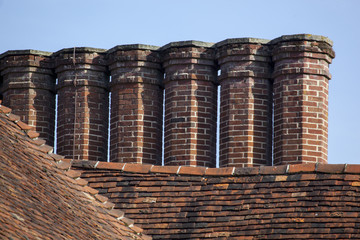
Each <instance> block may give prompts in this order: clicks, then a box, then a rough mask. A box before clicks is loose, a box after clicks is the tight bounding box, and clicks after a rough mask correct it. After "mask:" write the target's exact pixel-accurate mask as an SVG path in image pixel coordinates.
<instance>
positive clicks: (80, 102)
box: [55, 48, 109, 161]
mask: <svg viewBox="0 0 360 240" xmlns="http://www.w3.org/2000/svg"><path fill="white" fill-rule="evenodd" d="M103 53H104V50H101V49H92V48H77V49H76V51H75V65H74V62H73V49H63V50H60V51H59V52H57V53H55V65H56V73H57V77H58V86H57V89H58V128H57V153H58V154H60V155H64V156H66V157H68V158H74V159H81V160H98V161H106V160H107V133H108V130H107V129H108V109H109V106H108V105H109V97H108V74H107V72H106V65H105V61H104V54H103ZM75 95H77V99H76V100H75ZM75 103H76V114H75ZM75 117H76V123H75ZM74 124H75V125H74ZM74 127H75V132H74ZM74 133H75V151H74V155H73V147H74V142H73V141H74Z"/></svg>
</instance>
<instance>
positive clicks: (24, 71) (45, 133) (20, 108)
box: [0, 50, 55, 146]
mask: <svg viewBox="0 0 360 240" xmlns="http://www.w3.org/2000/svg"><path fill="white" fill-rule="evenodd" d="M51 54H52V53H49V52H42V51H36V50H18V51H7V52H5V53H4V54H1V55H0V71H1V77H2V85H1V86H2V87H1V90H0V92H1V93H2V95H3V102H2V104H3V105H5V106H8V107H10V108H12V110H13V113H14V114H16V115H19V116H20V117H21V120H22V121H23V122H25V123H27V124H28V125H30V126H33V127H35V130H36V131H37V132H39V133H40V137H42V138H43V139H45V140H46V142H47V144H49V145H51V146H52V145H53V144H54V126H55V74H54V72H53V69H52V68H53V66H52V62H51V58H50V55H51Z"/></svg>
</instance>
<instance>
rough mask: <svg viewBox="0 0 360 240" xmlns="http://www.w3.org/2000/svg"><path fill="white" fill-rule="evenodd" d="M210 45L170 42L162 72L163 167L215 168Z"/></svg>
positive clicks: (213, 71) (214, 74)
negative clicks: (163, 76)
mask: <svg viewBox="0 0 360 240" xmlns="http://www.w3.org/2000/svg"><path fill="white" fill-rule="evenodd" d="M211 46H212V44H209V43H203V42H196V41H187V42H173V43H170V44H168V45H166V46H164V47H163V48H162V51H163V58H164V60H163V61H164V63H163V64H164V69H165V74H166V76H165V82H164V84H165V150H164V151H165V152H164V155H165V156H164V161H165V165H183V166H207V167H215V161H216V156H215V155H216V106H217V85H216V81H217V72H216V66H215V62H214V58H215V56H214V49H213V48H212V47H211Z"/></svg>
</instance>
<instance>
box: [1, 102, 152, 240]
mask: <svg viewBox="0 0 360 240" xmlns="http://www.w3.org/2000/svg"><path fill="white" fill-rule="evenodd" d="M32 129H33V128H32V127H31V126H29V125H27V124H25V123H24V122H22V121H21V120H20V117H19V116H17V115H14V114H12V113H11V109H9V108H7V107H4V106H2V105H1V101H0V191H1V194H0V238H1V239H123V240H130V239H151V237H149V236H146V235H143V234H142V231H143V230H142V229H141V228H139V227H137V226H136V225H134V222H133V220H131V219H129V218H127V217H125V216H124V212H122V211H120V210H117V209H114V204H113V203H111V202H110V201H109V199H108V198H106V197H104V196H102V195H100V194H99V192H98V191H97V190H96V189H94V188H91V187H89V186H88V185H87V181H85V180H84V179H81V178H80V174H79V172H76V171H73V170H69V168H70V166H71V160H69V159H65V158H64V157H63V156H60V155H56V154H52V149H53V148H52V147H50V146H49V145H46V144H45V142H46V141H45V140H43V139H40V138H38V137H39V133H37V132H35V131H34V130H32Z"/></svg>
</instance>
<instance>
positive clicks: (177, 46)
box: [0, 34, 334, 167]
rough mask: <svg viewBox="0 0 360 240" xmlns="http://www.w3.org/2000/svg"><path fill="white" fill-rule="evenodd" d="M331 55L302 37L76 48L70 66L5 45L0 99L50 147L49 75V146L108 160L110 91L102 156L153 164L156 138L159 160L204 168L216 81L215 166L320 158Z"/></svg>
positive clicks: (209, 154)
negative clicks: (217, 157) (217, 164)
mask: <svg viewBox="0 0 360 240" xmlns="http://www.w3.org/2000/svg"><path fill="white" fill-rule="evenodd" d="M333 57H334V52H333V50H332V42H331V41H330V40H329V39H327V38H326V37H322V36H315V35H309V34H301V35H289V36H282V37H280V38H277V39H274V40H272V41H268V40H263V39H253V38H239V39H227V40H224V41H222V42H219V43H217V44H213V43H204V42H197V41H185V42H172V43H169V44H167V45H165V46H163V47H161V48H159V47H155V46H148V45H141V44H136V45H122V46H116V47H114V48H112V49H110V50H108V51H106V50H100V49H92V48H79V49H77V50H76V59H75V60H76V61H75V64H74V62H73V49H63V50H61V51H59V52H57V53H54V54H51V53H43V52H39V51H33V50H27V51H15V52H14V51H8V52H6V53H4V54H2V55H0V61H1V62H0V71H1V74H0V75H1V85H2V87H1V92H0V94H2V95H3V104H5V105H9V106H10V107H12V108H13V109H14V111H15V112H16V111H17V112H16V113H17V114H20V115H22V116H23V120H24V121H26V122H28V123H29V124H32V125H34V126H36V128H37V129H38V131H40V132H42V133H41V134H42V136H43V137H45V138H46V139H47V141H48V142H49V143H50V144H51V143H52V142H53V141H54V140H53V125H54V102H55V100H54V99H55V95H54V81H55V80H54V79H55V76H57V78H58V82H59V83H58V86H57V93H58V99H59V104H58V129H57V135H58V139H57V143H58V145H57V146H58V153H59V154H63V155H65V156H67V157H70V158H72V154H73V149H74V148H73V147H74V144H75V151H76V152H75V158H76V159H85V160H90V159H91V160H101V161H105V160H106V159H107V139H108V134H107V132H108V131H107V130H108V115H109V111H108V110H109V108H108V93H109V90H110V91H111V93H112V95H111V119H110V121H111V124H110V129H111V130H110V161H114V162H127V163H148V164H160V163H161V160H162V153H161V151H162V134H164V135H165V142H164V145H165V148H164V162H165V164H166V165H187V166H207V167H213V166H215V158H216V131H217V129H216V121H217V85H218V84H220V86H221V100H220V153H219V158H220V163H219V165H220V166H221V167H226V166H237V167H247V166H248V167H250V166H263V165H272V164H275V165H283V164H288V163H291V164H292V163H304V162H322V163H325V162H327V128H328V123H327V115H328V81H329V79H330V77H331V76H330V74H329V71H328V68H329V64H330V63H331V60H332V58H333ZM218 70H220V75H219V76H217V75H218V74H217V71H218ZM54 71H55V73H56V75H54V73H53V72H54ZM109 75H111V79H112V80H111V83H110V88H109V87H108V81H109V79H108V77H109ZM75 78H76V79H77V80H76V81H75V83H76V84H75V85H74V79H75ZM218 78H219V79H218ZM163 88H165V99H164V100H165V116H163V114H162V112H163ZM75 93H76V94H77V96H78V97H77V98H76V101H75V98H74V96H75ZM75 102H76V103H77V107H76V109H77V110H76V113H75ZM273 113H274V115H273ZM75 116H76V117H75ZM163 117H165V122H164V128H165V131H164V133H163V132H162V127H163V126H162V124H163V123H162V119H163ZM273 117H274V122H273ZM75 122H76V123H75ZM74 124H75V131H74ZM74 133H75V143H74V142H73V141H74ZM273 135H274V136H273ZM272 161H274V162H273V163H272Z"/></svg>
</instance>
